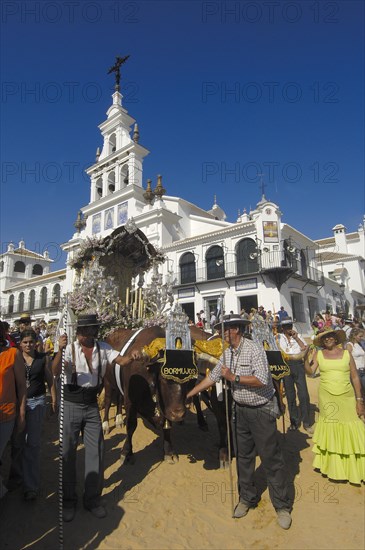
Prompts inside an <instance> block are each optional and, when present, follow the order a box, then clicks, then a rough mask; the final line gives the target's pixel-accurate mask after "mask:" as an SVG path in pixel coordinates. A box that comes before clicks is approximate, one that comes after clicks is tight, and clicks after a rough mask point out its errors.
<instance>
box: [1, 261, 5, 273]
mask: <svg viewBox="0 0 365 550" xmlns="http://www.w3.org/2000/svg"><path fill="white" fill-rule="evenodd" d="M3 271H4V262H3V260H1V262H0V273H2V272H3Z"/></svg>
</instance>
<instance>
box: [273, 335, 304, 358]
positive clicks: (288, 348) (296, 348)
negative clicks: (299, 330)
mask: <svg viewBox="0 0 365 550" xmlns="http://www.w3.org/2000/svg"><path fill="white" fill-rule="evenodd" d="M278 336H279V346H280V347H281V349H282V350H283V351H284V352H285V353H286V354H287V355H297V354H298V353H301V352H302V351H303V350H302V349H300V345H299V344H298V342H297V341H296V340H294V338H293V337H292V336H290V337H289V339H288V338H287V337H286V336H285V334H278ZM297 338H298V339H299V340H302V338H301V336H300V334H298V336H297ZM302 341H303V340H302Z"/></svg>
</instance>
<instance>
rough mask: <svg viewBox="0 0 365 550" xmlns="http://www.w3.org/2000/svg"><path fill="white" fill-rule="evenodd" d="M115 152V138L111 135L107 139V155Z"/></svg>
mask: <svg viewBox="0 0 365 550" xmlns="http://www.w3.org/2000/svg"><path fill="white" fill-rule="evenodd" d="M116 150H117V137H116V135H115V134H111V136H110V137H109V155H111V154H112V153H115V151H116Z"/></svg>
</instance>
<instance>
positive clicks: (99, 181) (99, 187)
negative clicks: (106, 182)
mask: <svg viewBox="0 0 365 550" xmlns="http://www.w3.org/2000/svg"><path fill="white" fill-rule="evenodd" d="M95 186H96V198H97V199H101V197H102V196H103V178H98V179H97V180H96V184H95Z"/></svg>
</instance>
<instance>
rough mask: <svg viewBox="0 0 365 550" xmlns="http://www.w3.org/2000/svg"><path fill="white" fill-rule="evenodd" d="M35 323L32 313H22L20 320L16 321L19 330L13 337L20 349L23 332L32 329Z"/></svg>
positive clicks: (13, 333)
mask: <svg viewBox="0 0 365 550" xmlns="http://www.w3.org/2000/svg"><path fill="white" fill-rule="evenodd" d="M34 321H35V319H32V318H31V315H30V313H22V314H21V316H20V318H19V319H16V320H15V324H16V325H17V330H16V331H15V332H12V333H11V335H12V337H13V338H14V341H15V343H16V345H17V346H18V347H19V344H20V335H21V333H22V332H23V330H26V329H31V328H32V323H33V322H34Z"/></svg>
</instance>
